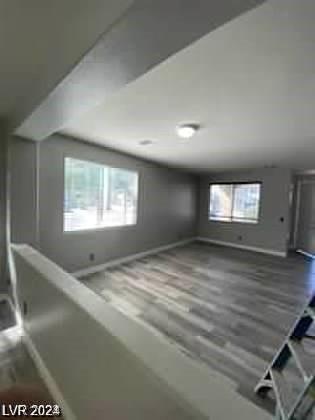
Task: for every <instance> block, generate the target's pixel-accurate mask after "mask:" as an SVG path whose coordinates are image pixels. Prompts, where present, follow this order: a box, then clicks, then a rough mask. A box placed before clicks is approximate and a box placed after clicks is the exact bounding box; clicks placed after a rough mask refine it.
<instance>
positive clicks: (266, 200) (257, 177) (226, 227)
mask: <svg viewBox="0 0 315 420" xmlns="http://www.w3.org/2000/svg"><path fill="white" fill-rule="evenodd" d="M222 181H224V182H247V181H253V182H254V181H261V182H262V190H261V208H260V220H259V223H258V224H244V223H224V222H214V221H209V220H208V206H209V184H210V183H211V182H222ZM290 187H291V171H290V170H286V169H260V170H252V171H242V172H226V173H222V174H217V175H212V176H211V175H208V176H203V177H201V180H200V211H199V231H198V235H199V236H201V237H204V238H208V239H212V240H217V241H223V242H230V243H235V244H237V245H244V246H251V247H256V248H263V249H267V250H273V251H278V252H286V251H287V246H288V245H287V244H288V237H289V230H290V197H289V195H290ZM281 217H283V218H284V222H281V221H280V218H281ZM239 236H241V237H242V239H241V240H240V239H239Z"/></svg>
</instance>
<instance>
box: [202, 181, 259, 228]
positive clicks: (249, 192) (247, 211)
mask: <svg viewBox="0 0 315 420" xmlns="http://www.w3.org/2000/svg"><path fill="white" fill-rule="evenodd" d="M260 190H261V183H259V182H255V183H239V184H236V183H235V184H223V183H222V184H211V185H210V189H209V220H213V221H220V222H240V223H258V220H259V207H260Z"/></svg>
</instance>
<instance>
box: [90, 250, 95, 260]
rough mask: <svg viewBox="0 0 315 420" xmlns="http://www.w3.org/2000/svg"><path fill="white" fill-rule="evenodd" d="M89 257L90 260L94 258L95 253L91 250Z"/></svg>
mask: <svg viewBox="0 0 315 420" xmlns="http://www.w3.org/2000/svg"><path fill="white" fill-rule="evenodd" d="M89 259H90V261H94V260H95V254H94V253H93V252H91V254H90V255H89Z"/></svg>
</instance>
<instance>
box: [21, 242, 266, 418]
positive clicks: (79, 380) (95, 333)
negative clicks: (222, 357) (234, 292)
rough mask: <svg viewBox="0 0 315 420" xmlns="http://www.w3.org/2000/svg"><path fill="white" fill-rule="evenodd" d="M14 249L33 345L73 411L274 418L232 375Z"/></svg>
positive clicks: (26, 250) (25, 249)
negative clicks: (205, 364) (246, 394)
mask: <svg viewBox="0 0 315 420" xmlns="http://www.w3.org/2000/svg"><path fill="white" fill-rule="evenodd" d="M13 251H14V255H15V262H16V268H17V289H18V297H19V301H20V303H22V302H25V303H26V304H27V313H26V315H23V325H24V329H25V331H26V334H27V336H28V338H29V341H28V345H29V348H31V349H32V354H33V356H34V355H35V356H36V357H35V361H36V362H37V365H38V366H40V367H41V372H42V373H43V372H44V373H45V377H46V380H48V385H50V389H51V390H52V391H53V394H54V396H55V397H58V396H59V397H61V400H63V401H62V402H63V406H64V407H65V409H66V412H67V414H70V415H68V417H66V418H69V419H70V418H71V419H78V420H81V419H82V420H86V419H91V420H96V419H101V418H105V417H107V416H108V417H109V418H111V419H117V420H118V419H119V420H125V419H128V420H133V419H135V420H140V419H148V418H150V419H152V420H168V419H169V420H176V419H181V420H185V419H191V420H192V419H194V420H197V419H205V418H207V419H210V420H219V419H229V418H235V419H242V420H253V419H255V420H268V419H269V420H270V416H269V415H268V414H267V413H265V412H263V411H262V410H260V409H259V408H257V407H256V406H254V405H253V404H252V403H250V402H248V401H246V400H245V399H243V398H242V397H241V396H240V395H238V394H237V393H236V392H235V390H234V387H233V383H231V381H229V380H227V379H225V378H224V377H222V376H221V375H220V374H217V373H215V372H212V371H210V370H206V369H204V368H203V367H202V366H201V365H200V364H198V363H197V362H195V361H193V360H192V359H190V358H188V357H187V356H185V355H184V354H183V353H181V352H179V351H178V349H177V348H176V347H174V346H173V345H172V344H170V343H169V342H168V341H167V340H165V339H163V338H162V337H160V336H158V335H155V334H153V333H152V331H151V330H149V329H147V328H146V327H144V326H143V325H141V324H139V323H138V322H136V321H134V320H132V319H130V318H127V317H126V316H125V315H123V314H122V313H120V312H118V311H117V310H116V309H115V308H113V307H111V306H110V305H108V304H107V303H106V302H104V300H103V299H102V298H101V297H100V296H98V295H97V294H95V293H94V292H92V291H91V290H89V289H88V288H87V287H85V286H84V285H83V284H81V283H79V282H78V281H77V280H75V279H74V278H73V277H72V276H71V275H69V274H67V273H65V272H64V271H63V270H62V269H60V268H59V267H58V266H57V265H56V264H54V263H52V262H51V261H49V260H48V259H47V258H45V257H44V256H42V255H41V254H39V253H38V252H37V251H35V250H33V249H32V248H31V247H29V246H23V245H19V246H13ZM21 306H22V305H21ZM24 306H25V305H24ZM52 385H54V386H52ZM54 391H58V392H54ZM57 400H58V402H61V401H60V399H58V398H57ZM65 414H66V413H65Z"/></svg>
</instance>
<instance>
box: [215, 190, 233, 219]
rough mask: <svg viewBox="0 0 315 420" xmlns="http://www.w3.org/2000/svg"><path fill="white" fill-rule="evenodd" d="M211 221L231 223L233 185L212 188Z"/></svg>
mask: <svg viewBox="0 0 315 420" xmlns="http://www.w3.org/2000/svg"><path fill="white" fill-rule="evenodd" d="M209 211H210V219H211V220H225V221H231V213H232V185H228V184H221V185H220V184H213V185H211V186H210V209H209Z"/></svg>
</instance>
